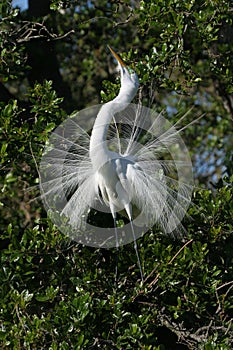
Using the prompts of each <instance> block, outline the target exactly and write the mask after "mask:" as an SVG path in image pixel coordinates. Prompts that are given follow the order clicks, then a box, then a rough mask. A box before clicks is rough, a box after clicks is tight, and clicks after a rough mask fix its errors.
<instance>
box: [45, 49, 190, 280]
mask: <svg viewBox="0 0 233 350" xmlns="http://www.w3.org/2000/svg"><path fill="white" fill-rule="evenodd" d="M110 51H111V53H112V54H113V56H114V57H115V59H116V60H117V62H118V65H119V69H120V80H121V87H120V91H119V94H118V95H117V97H116V98H115V99H113V100H112V101H110V102H107V103H105V104H104V105H103V106H101V108H100V109H99V108H98V113H97V117H96V119H95V122H94V125H93V128H92V132H91V136H90V135H89V133H88V132H87V131H85V130H84V129H85V127H84V126H83V125H85V123H87V120H88V118H89V115H91V116H93V114H95V111H96V110H97V109H95V108H94V107H93V108H91V109H87V110H84V111H83V113H77V114H76V115H74V116H71V117H70V118H69V119H67V120H66V121H65V122H64V123H63V124H61V125H60V126H59V127H58V128H57V129H56V130H55V131H54V132H53V134H52V136H51V137H50V140H49V143H48V145H47V147H46V149H45V151H44V155H43V157H42V161H41V165H40V175H41V179H40V187H41V192H42V198H43V200H44V204H45V206H46V208H47V209H48V212H49V213H50V216H51V218H52V220H53V221H54V222H55V224H56V225H57V226H58V227H59V228H60V229H61V230H62V231H63V232H65V233H67V234H68V235H69V236H70V237H72V238H73V239H75V240H76V241H78V242H81V243H84V244H87V245H94V246H107V244H105V242H109V241H111V243H110V246H115V247H117V248H118V247H119V246H120V245H121V244H126V243H127V242H130V241H132V240H133V241H134V247H135V251H136V255H137V259H138V265H139V268H140V274H141V279H142V280H143V272H142V267H141V263H140V259H139V254H138V249H137V243H136V239H137V238H138V237H139V236H140V235H142V234H143V233H145V232H146V230H147V229H148V228H151V227H152V226H154V224H157V225H158V226H160V228H161V230H162V231H163V232H164V233H172V232H174V231H175V230H176V232H178V234H180V235H181V236H182V234H183V232H184V228H183V226H182V225H181V223H180V222H181V220H182V218H183V217H184V215H185V213H186V210H187V207H188V205H189V203H190V201H191V194H192V167H191V162H190V158H189V155H188V151H187V149H186V147H185V145H184V143H183V141H182V139H181V138H180V136H179V132H180V131H181V130H183V129H184V128H182V129H180V130H177V129H176V128H175V126H176V125H175V126H171V125H170V123H168V122H167V121H166V120H165V118H164V117H163V115H162V114H159V115H158V114H155V113H154V112H153V111H152V112H151V110H149V109H147V108H144V107H141V108H138V106H135V105H131V104H130V103H131V101H132V100H133V98H134V96H135V95H136V93H137V90H138V88H139V80H138V76H137V74H136V72H135V71H133V70H132V69H131V68H128V67H127V66H126V64H125V63H124V62H123V61H122V59H121V58H120V57H119V56H118V55H117V54H116V53H115V52H114V51H113V50H112V49H111V48H110ZM129 107H131V108H129ZM128 108H129V109H128ZM132 111H133V112H134V113H133V115H134V116H133V117H132V116H131V115H130V113H131V112H132ZM119 115H120V117H119V118H118V119H117V116H119ZM149 119H150V120H151V119H152V122H151V123H149V124H148V125H149V127H148V128H147V127H146V126H145V125H146V124H147V122H148V120H149ZM182 119H183V118H181V120H182ZM82 120H84V124H82ZM112 123H113V124H114V125H115V129H114V131H113V134H114V136H115V138H114V137H110V139H109V137H108V135H109V132H110V133H111V124H112ZM119 123H121V124H120V125H121V126H122V125H123V127H122V128H121V126H120V127H118V124H119ZM86 129H87V130H88V128H86ZM120 129H123V134H124V137H123V138H120V132H121V130H120ZM143 138H144V139H145V140H144V143H141V140H142V139H143ZM111 148H114V149H111ZM164 153H167V154H169V155H173V156H174V155H175V157H170V158H171V159H167V158H166V156H165V158H163V154H164ZM170 173H171V174H172V175H170ZM96 202H98V203H99V205H105V207H106V208H109V210H110V212H111V215H112V217H113V220H114V235H113V234H112V231H111V230H110V231H108V230H107V229H106V230H105V232H104V229H101V230H99V231H98V233H96V232H97V231H93V226H91V225H89V224H88V213H89V212H90V208H95V205H96ZM98 208H99V207H98ZM100 211H101V210H100ZM122 211H125V212H126V214H127V217H128V220H129V227H130V231H131V232H130V233H129V232H125V231H124V229H123V230H122V229H121V228H119V227H117V225H116V219H117V213H118V212H122ZM57 213H59V215H57ZM103 217H104V213H103ZM141 226H143V228H140V227H141ZM137 228H139V230H138V231H137V232H136V229H137ZM146 228H147V229H146ZM143 231H144V232H143ZM138 232H140V233H138ZM129 235H130V236H131V237H130V238H127V236H129ZM97 236H98V237H97ZM113 236H114V237H113ZM113 242H114V243H113Z"/></svg>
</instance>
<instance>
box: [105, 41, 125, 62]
mask: <svg viewBox="0 0 233 350" xmlns="http://www.w3.org/2000/svg"><path fill="white" fill-rule="evenodd" d="M108 48H109V50H110V51H111V53H112V55H113V57H115V59H116V60H117V62H118V63H119V64H120V65H121V66H122V67H126V64H125V63H124V62H123V61H122V59H121V58H120V56H118V54H117V53H116V52H115V51H113V49H112V48H111V47H110V46H108Z"/></svg>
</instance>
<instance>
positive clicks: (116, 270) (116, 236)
mask: <svg viewBox="0 0 233 350" xmlns="http://www.w3.org/2000/svg"><path fill="white" fill-rule="evenodd" d="M113 221H114V230H115V238H116V269H115V284H116V285H117V279H118V257H119V241H118V232H117V225H116V215H114V216H113Z"/></svg>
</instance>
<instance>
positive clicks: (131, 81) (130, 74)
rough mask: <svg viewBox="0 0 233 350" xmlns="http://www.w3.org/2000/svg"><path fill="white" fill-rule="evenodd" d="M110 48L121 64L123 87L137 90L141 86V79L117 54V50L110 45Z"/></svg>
mask: <svg viewBox="0 0 233 350" xmlns="http://www.w3.org/2000/svg"><path fill="white" fill-rule="evenodd" d="M109 50H110V51H111V53H112V55H113V56H114V57H115V59H116V60H117V62H118V64H119V68H120V73H121V88H122V89H124V88H126V89H127V90H129V89H130V90H135V91H137V89H138V87H139V80H138V76H137V73H136V72H135V71H134V70H133V69H132V68H130V67H127V66H126V64H125V63H124V62H123V61H122V59H121V58H120V57H119V56H118V55H117V54H116V52H115V51H113V49H112V48H111V47H110V46H109Z"/></svg>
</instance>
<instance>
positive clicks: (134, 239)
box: [125, 203, 144, 283]
mask: <svg viewBox="0 0 233 350" xmlns="http://www.w3.org/2000/svg"><path fill="white" fill-rule="evenodd" d="M125 210H126V212H127V215H128V217H129V220H130V225H131V231H132V235H133V241H134V250H135V252H136V256H137V261H138V266H139V270H140V274H141V280H142V283H143V282H144V276H143V272H142V265H141V261H140V256H139V253H138V245H137V240H136V236H135V232H134V227H133V223H132V206H131V204H130V203H129V204H127V205H126V206H125Z"/></svg>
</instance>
